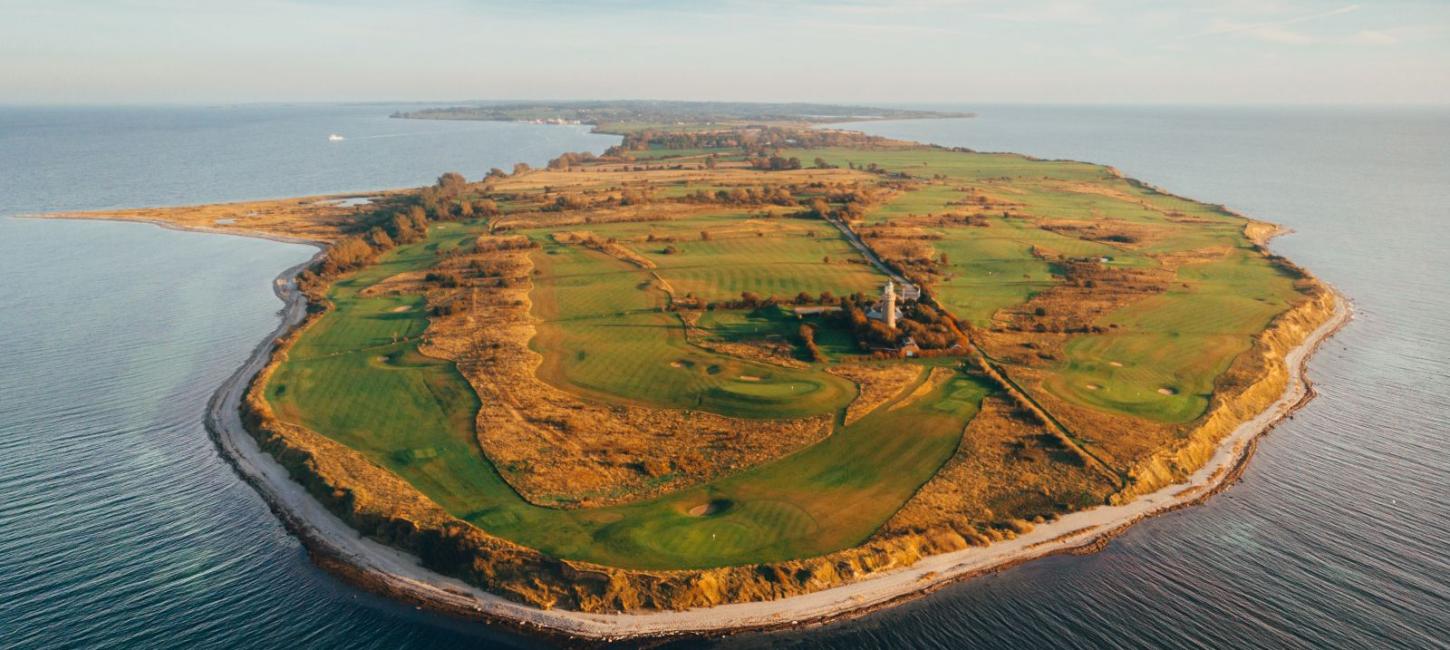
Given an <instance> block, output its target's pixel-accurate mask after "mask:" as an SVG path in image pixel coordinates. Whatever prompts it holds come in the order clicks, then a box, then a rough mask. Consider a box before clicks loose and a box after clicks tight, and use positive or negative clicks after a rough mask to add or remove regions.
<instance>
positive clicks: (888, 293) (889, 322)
mask: <svg viewBox="0 0 1450 650" xmlns="http://www.w3.org/2000/svg"><path fill="white" fill-rule="evenodd" d="M881 312H882V314H884V315H885V319H884V320H885V321H886V326H887V327H890V328H892V329H896V284H895V283H893V282H892V281H891V280H887V281H886V289H884V290H882V292H881Z"/></svg>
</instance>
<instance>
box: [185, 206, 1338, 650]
mask: <svg viewBox="0 0 1450 650" xmlns="http://www.w3.org/2000/svg"><path fill="white" fill-rule="evenodd" d="M228 234H235V233H228ZM309 263H310V262H309ZM306 265H307V263H304V264H301V265H298V266H294V267H292V268H290V269H287V270H286V271H284V272H283V273H282V274H281V275H280V276H279V277H278V278H277V280H276V281H275V282H274V289H275V291H276V293H277V295H278V297H279V298H280V299H281V300H282V301H283V302H284V303H285V307H284V309H283V310H282V312H281V315H282V320H281V322H280V323H279V325H278V327H277V329H276V330H275V331H274V332H273V333H272V334H270V335H269V336H268V337H267V338H266V339H265V340H264V341H263V342H262V343H261V344H259V345H258V347H257V348H256V349H255V350H254V351H253V353H252V355H251V356H250V357H249V358H248V359H247V361H246V363H245V364H243V365H242V367H241V368H239V369H238V370H237V371H236V372H235V373H234V374H233V375H232V376H231V377H229V378H228V379H227V381H226V382H225V383H223V384H222V386H221V387H220V388H219V389H218V390H217V392H216V394H215V395H214V396H213V397H212V399H211V402H210V403H209V405H208V408H207V415H206V424H207V428H208V430H209V431H210V432H211V434H212V436H213V438H214V439H215V441H216V443H217V445H218V447H219V448H220V450H221V451H222V453H223V456H224V457H225V458H226V459H227V460H228V461H229V462H230V463H231V464H232V465H233V467H235V468H236V470H237V472H238V473H239V474H240V475H241V476H242V478H243V479H244V480H246V481H247V482H248V483H250V484H251V485H252V486H253V487H254V488H256V490H257V491H258V492H259V493H260V494H261V495H262V497H263V498H264V499H265V500H266V501H267V503H268V504H269V505H270V506H271V509H272V510H273V512H274V513H276V515H277V516H278V517H279V518H280V519H281V520H282V521H283V522H284V524H285V525H286V527H287V528H288V530H289V531H291V532H292V533H293V534H294V535H296V536H297V537H298V538H299V539H301V540H302V541H303V543H304V545H305V546H306V547H307V549H308V551H309V552H310V553H311V554H312V557H313V558H314V560H315V561H317V562H318V564H320V565H321V566H323V567H324V568H326V569H328V570H330V571H333V572H335V573H337V574H338V575H340V576H342V577H343V578H345V579H347V580H348V581H350V582H352V583H354V584H357V585H358V586H360V587H362V588H365V589H368V590H370V591H374V592H378V593H381V594H383V595H387V596H391V597H394V598H397V599H400V600H403V601H407V602H410V603H413V604H415V605H416V606H419V607H424V608H428V609H432V610H437V611H441V612H445V613H449V614H452V615H456V616H461V617H465V618H470V619H476V620H480V621H484V622H489V623H493V624H499V625H503V626H507V627H511V628H516V629H521V630H527V631H532V632H538V633H543V634H548V635H554V636H562V637H569V638H573V639H587V640H594V641H610V640H623V639H641V638H652V637H678V636H707V635H719V634H728V633H732V632H742V631H750V630H768V629H779V628H789V627H797V626H804V625H814V624H821V623H825V622H829V621H833V620H837V619H841V618H848V617H852V616H859V615H861V614H865V613H867V612H870V611H873V610H877V609H880V608H883V607H887V606H890V605H893V604H897V603H900V602H903V601H906V600H911V599H914V598H917V597H920V596H922V595H924V594H927V593H930V592H931V591H934V590H935V589H938V588H940V587H942V586H944V585H946V584H949V583H952V582H954V581H958V580H963V579H966V578H970V577H972V576H976V575H980V574H983V573H987V572H991V571H996V570H1001V569H1004V568H1006V567H1010V566H1013V565H1016V564H1019V563H1022V562H1026V561H1029V560H1032V559H1035V558H1040V557H1043V556H1047V555H1053V554H1058V553H1065V552H1084V551H1088V550H1095V549H1096V548H1100V547H1101V545H1102V544H1104V543H1105V542H1106V541H1107V540H1109V539H1111V538H1112V537H1113V536H1114V535H1116V534H1118V533H1119V532H1121V531H1122V530H1123V529H1125V528H1127V527H1128V526H1131V525H1132V524H1134V523H1136V522H1138V521H1141V520H1142V519H1145V518H1147V517H1151V516H1153V515H1157V514H1162V513H1165V512H1168V511H1171V510H1174V509H1177V508H1181V507H1185V506H1188V505H1193V504H1195V503H1199V502H1202V501H1203V500H1204V499H1206V498H1207V497H1209V496H1211V495H1212V494H1214V493H1215V492H1217V491H1218V490H1220V489H1222V488H1223V487H1225V486H1226V485H1228V484H1229V483H1231V482H1232V481H1233V480H1235V479H1236V478H1237V476H1238V475H1239V473H1240V472H1241V471H1242V469H1243V466H1244V463H1246V462H1247V460H1248V458H1249V457H1250V456H1251V455H1252V452H1253V449H1254V444H1255V441H1256V440H1257V438H1258V437H1259V436H1260V435H1261V434H1263V433H1264V432H1266V431H1268V430H1269V429H1271V428H1272V427H1273V425H1274V424H1275V423H1277V422H1278V421H1279V420H1281V419H1282V418H1285V417H1287V416H1288V415H1289V414H1291V413H1292V412H1293V411H1294V410H1296V409H1297V408H1299V407H1300V406H1302V405H1303V404H1304V403H1305V402H1307V401H1308V400H1309V399H1310V398H1311V397H1312V396H1313V392H1312V388H1311V386H1310V383H1309V381H1308V379H1307V377H1306V376H1305V373H1306V365H1307V361H1308V359H1309V357H1310V356H1311V355H1312V354H1313V352H1314V350H1315V349H1316V348H1317V347H1318V346H1319V344H1320V343H1322V342H1323V341H1324V340H1325V339H1327V338H1328V337H1330V336H1331V335H1333V334H1334V332H1335V331H1336V330H1338V329H1339V328H1340V327H1341V326H1343V325H1344V323H1346V322H1347V321H1348V320H1349V318H1350V315H1351V312H1350V308H1349V305H1348V302H1347V301H1346V300H1345V299H1344V298H1343V296H1340V295H1338V294H1337V293H1336V309H1335V313H1334V315H1333V317H1332V318H1330V319H1329V320H1328V321H1327V322H1325V323H1324V324H1323V325H1321V326H1320V327H1319V328H1318V329H1317V330H1315V331H1314V332H1313V333H1312V334H1311V335H1310V336H1309V337H1308V338H1307V339H1306V340H1305V341H1304V342H1302V343H1301V344H1300V345H1299V346H1298V347H1296V348H1294V349H1293V350H1291V351H1290V352H1289V354H1288V355H1286V357H1285V363H1287V364H1288V366H1289V367H1290V369H1291V373H1290V382H1289V385H1288V386H1287V387H1286V389H1285V390H1284V393H1283V394H1282V395H1281V396H1280V397H1279V399H1278V400H1277V401H1275V402H1274V404H1273V405H1272V406H1271V407H1270V408H1268V409H1266V410H1265V411H1263V412H1261V413H1260V414H1259V415H1258V416H1257V417H1255V418H1253V419H1251V420H1249V421H1246V422H1243V423H1242V424H1240V425H1239V426H1238V427H1237V428H1236V429H1235V430H1234V431H1233V432H1232V433H1231V434H1230V435H1229V436H1227V437H1226V438H1225V439H1224V440H1223V441H1222V442H1221V443H1220V445H1219V447H1218V450H1217V451H1216V452H1215V454H1214V456H1213V457H1212V458H1211V459H1210V461H1209V462H1208V463H1206V464H1205V465H1204V466H1203V467H1202V468H1200V469H1199V470H1198V471H1197V472H1195V473H1194V474H1193V475H1192V476H1190V477H1189V479H1188V480H1187V481H1185V482H1183V483H1178V484H1175V485H1170V486H1166V487H1164V488H1162V489H1160V490H1158V491H1156V492H1153V493H1151V494H1147V495H1144V496H1142V497H1139V498H1138V499H1135V500H1133V501H1132V502H1129V503H1126V504H1122V505H1116V506H1099V507H1096V508H1093V509H1090V510H1085V511H1082V512H1076V513H1072V514H1069V515H1065V516H1063V517H1061V518H1060V519H1058V520H1057V521H1054V522H1051V523H1047V524H1042V525H1038V526H1037V527H1035V528H1034V529H1033V530H1032V531H1031V532H1029V533H1026V534H1023V535H1021V536H1019V537H1017V538H1016V539H1013V540H1009V541H1003V542H997V543H994V544H991V545H990V546H985V547H971V548H967V549H964V550H961V551H955V552H951V553H945V554H941V555H936V556H932V557H928V558H926V559H924V560H922V561H920V562H918V563H916V564H915V565H913V566H910V567H906V568H902V569H897V570H893V571H888V572H883V573H881V574H878V575H874V576H872V577H870V578H867V579H864V580H861V581H858V582H855V583H851V584H847V585H843V586H840V587H835V588H831V589H826V590H822V591H818V592H814V593H810V594H805V595H801V596H794V597H789V598H784V599H780V600H774V601H763V602H749V603H736V604H728V605H720V606H716V607H711V608H706V609H695V610H686V611H647V612H636V613H617V614H593V613H584V612H576V611H565V610H544V609H539V608H536V607H532V606H529V605H524V604H521V603H516V602H513V601H510V600H506V599H504V598H502V597H499V596H496V595H493V594H490V593H487V592H484V591H482V590H479V589H477V588H475V587H472V586H470V585H468V584H466V583H464V582H462V581H460V580H457V579H454V578H450V577H447V576H443V575H440V574H437V573H434V572H432V571H430V570H428V569H426V568H424V567H422V566H421V565H420V564H419V561H418V560H417V558H415V557H413V556H411V555H409V554H407V553H403V552H401V551H398V550H396V549H393V548H391V547H387V546H384V545H382V544H379V543H377V542H374V541H372V540H369V539H366V538H363V537H362V536H361V535H360V534H359V533H358V532H357V531H355V530H353V529H352V528H351V527H349V526H348V525H347V524H346V523H344V522H343V521H342V520H341V519H339V518H337V517H336V516H335V515H333V514H332V513H331V512H329V511H327V510H326V509H325V508H324V507H323V506H322V505H321V504H320V503H318V502H317V501H316V500H314V499H313V498H312V497H311V496H310V495H308V494H307V492H306V490H305V489H303V488H302V486H301V485H299V484H297V483H295V482H293V481H292V480H290V478H289V477H288V473H287V471H286V470H285V469H284V468H282V467H281V466H280V465H279V464H277V463H276V462H275V461H274V460H273V459H272V458H271V456H269V455H268V454H266V453H264V452H262V451H261V450H260V449H259V448H258V446H257V443H256V441H255V440H254V439H253V438H252V437H251V435H250V434H248V433H247V431H246V430H245V428H244V427H243V425H242V421H241V417H240V409H239V407H240V403H241V399H242V397H243V395H244V394H245V392H246V389H247V384H248V382H249V381H250V380H251V378H252V377H253V376H254V375H255V374H256V373H257V372H258V371H259V370H261V368H262V367H263V366H264V365H265V364H266V363H267V360H268V358H269V356H270V354H271V352H272V349H273V346H274V341H275V340H276V338H277V337H278V336H280V335H282V334H284V333H286V332H287V331H289V330H290V329H291V328H292V327H294V326H296V325H297V324H298V323H300V322H301V321H302V319H303V317H304V316H305V314H306V301H305V299H304V298H303V297H302V296H301V295H300V293H299V292H297V291H296V286H295V284H294V278H295V276H296V274H297V273H298V272H300V271H301V270H302V269H303V268H305V267H306Z"/></svg>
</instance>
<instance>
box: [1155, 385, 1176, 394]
mask: <svg viewBox="0 0 1450 650" xmlns="http://www.w3.org/2000/svg"><path fill="white" fill-rule="evenodd" d="M1158 394H1159V395H1177V394H1178V389H1176V388H1169V387H1167V386H1164V387H1162V388H1159V389H1158Z"/></svg>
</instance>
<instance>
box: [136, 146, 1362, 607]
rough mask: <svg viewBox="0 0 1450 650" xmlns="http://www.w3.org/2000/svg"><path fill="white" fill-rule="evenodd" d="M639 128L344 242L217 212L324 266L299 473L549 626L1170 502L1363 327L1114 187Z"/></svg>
mask: <svg viewBox="0 0 1450 650" xmlns="http://www.w3.org/2000/svg"><path fill="white" fill-rule="evenodd" d="M610 128H616V129H618V131H619V132H620V133H622V134H623V137H622V141H621V143H620V145H618V146H616V147H613V148H611V149H609V150H608V151H605V152H603V153H602V154H596V153H589V152H577V153H564V154H562V155H560V157H559V158H557V159H556V160H553V161H550V163H549V164H548V165H547V166H545V167H540V168H531V167H529V166H527V165H522V164H521V165H519V166H516V167H515V168H514V169H513V170H512V171H504V170H499V169H495V170H492V171H490V172H489V173H488V174H486V175H485V176H483V177H482V178H477V179H470V178H466V177H465V176H464V175H462V174H456V173H450V174H445V175H443V176H441V177H440V178H439V179H438V182H437V183H436V184H435V185H432V186H428V187H424V188H420V189H417V190H398V191H392V192H388V193H380V194H377V195H374V196H372V197H371V198H370V199H369V201H368V202H365V203H357V204H355V205H353V206H352V207H347V208H345V209H344V208H339V207H337V205H338V204H337V203H336V201H335V200H332V199H327V198H325V197H324V198H323V199H319V200H303V201H294V202H291V203H286V204H282V203H278V204H276V205H275V206H274V205H273V204H269V203H266V202H253V203H248V204H245V205H246V208H245V209H247V210H251V211H265V212H266V213H267V214H269V215H271V216H269V217H268V219H267V220H266V221H265V222H263V221H257V222H255V224H256V225H249V222H247V221H245V217H243V218H241V220H239V218H237V217H231V216H227V215H228V214H229V213H228V212H227V208H226V207H225V206H219V207H216V208H214V209H212V210H210V211H209V212H206V213H204V214H207V215H209V216H208V217H206V218H212V219H215V218H216V217H217V216H222V217H223V218H224V220H225V223H224V225H225V227H226V228H229V229H234V230H242V231H245V230H246V229H248V228H254V229H256V230H257V231H259V232H261V233H263V234H266V235H268V236H292V235H291V234H289V233H306V236H307V237H309V238H311V239H312V240H314V241H321V242H325V248H324V252H323V253H322V254H321V255H319V257H318V259H317V260H316V261H315V262H314V263H312V264H311V265H310V266H309V267H308V268H307V269H305V270H303V271H302V272H301V273H300V274H299V275H298V276H297V280H296V284H297V288H298V290H299V291H300V292H302V294H303V295H304V296H305V298H306V301H307V311H308V315H307V317H306V318H305V319H304V320H303V322H302V324H301V325H300V326H299V327H298V328H296V329H295V330H293V331H291V332H290V333H288V334H287V335H286V336H284V337H282V338H279V339H278V341H277V343H278V347H277V349H276V351H275V352H274V353H272V354H271V356H270V358H269V362H268V363H267V364H266V366H265V368H264V369H263V370H262V372H260V373H259V374H258V379H257V380H256V381H254V382H253V383H252V384H251V386H250V388H249V392H248V394H247V398H246V400H245V401H244V402H243V405H242V407H241V410H242V412H243V415H244V416H245V418H246V421H247V423H248V426H249V428H250V430H251V431H252V432H253V435H255V436H256V437H257V439H258V441H259V442H260V443H261V444H263V446H264V448H265V449H266V451H268V452H269V453H271V454H272V455H273V456H275V457H277V458H278V459H279V461H280V462H282V463H283V464H284V465H285V466H286V468H287V471H288V472H290V473H291V474H292V475H293V477H294V478H295V479H297V480H299V481H302V482H303V483H304V484H305V485H308V486H309V490H310V491H311V492H312V493H313V494H314V495H315V496H316V497H317V498H319V499H320V500H322V501H323V503H325V504H326V505H327V507H328V508H329V509H330V510H332V511H333V512H334V513H336V514H338V516H340V517H343V518H344V519H345V520H346V521H348V522H349V523H350V525H352V526H355V527H357V528H358V529H359V530H362V531H363V532H364V533H365V534H366V535H368V536H369V537H371V538H373V539H376V540H378V541H382V542H384V543H387V544H391V545H394V546H398V547H400V548H403V549H405V550H408V551H409V552H412V553H417V554H418V555H419V557H420V558H422V560H423V562H424V563H425V564H426V565H427V566H429V567H430V568H433V569H434V570H438V571H443V572H445V573H449V574H451V575H455V576H458V577H460V578H462V579H464V580H465V581H468V582H470V583H473V584H476V585H479V586H480V587H482V588H485V589H488V590H490V591H493V592H496V593H501V594H504V595H506V596H507V597H508V598H511V599H515V600H519V601H521V602H526V603H532V604H537V605H541V606H546V607H554V606H559V607H565V608H577V609H582V610H586V611H612V610H624V609H631V608H645V609H649V608H679V607H692V606H696V605H699V604H701V603H706V604H710V603H723V602H735V601H741V600H758V599H769V598H778V597H785V596H790V595H794V594H803V593H809V592H812V591H816V590H820V589H826V588H829V587H831V586H835V585H842V584H847V583H850V582H852V581H854V580H857V579H860V578H862V577H864V576H869V575H872V574H874V573H877V572H880V571H887V570H889V569H890V568H891V567H901V566H909V565H911V564H913V563H915V562H917V561H918V560H920V559H921V558H923V557H927V556H931V555H934V554H939V553H947V552H952V551H957V550H961V549H964V548H969V547H978V546H980V547H987V546H991V545H993V544H996V543H999V542H1003V541H1005V540H1011V539H1014V538H1016V537H1018V536H1021V535H1025V534H1028V533H1029V532H1030V531H1032V530H1033V529H1034V528H1035V527H1037V526H1043V525H1046V524H1051V523H1052V522H1055V521H1057V520H1059V519H1061V518H1063V517H1066V516H1068V515H1072V514H1073V513H1079V512H1082V511H1084V510H1089V509H1092V508H1094V507H1096V506H1099V505H1102V504H1110V503H1116V502H1119V501H1122V500H1124V499H1128V498H1131V497H1132V496H1133V495H1137V494H1145V493H1148V492H1152V491H1154V490H1158V489H1160V488H1162V487H1164V486H1167V485H1171V484H1173V483H1174V482H1175V481H1181V480H1185V479H1186V478H1187V477H1188V476H1189V475H1190V474H1191V473H1192V472H1193V471H1194V470H1196V469H1197V468H1198V466H1199V465H1201V464H1202V463H1203V462H1204V460H1205V459H1206V456H1205V455H1204V454H1205V451H1204V450H1209V449H1212V448H1214V447H1213V446H1214V445H1215V444H1216V441H1217V440H1219V439H1221V438H1222V437H1223V436H1225V435H1227V432H1228V430H1230V429H1231V428H1232V426H1233V425H1234V423H1236V422H1238V421H1239V420H1240V419H1241V418H1242V416H1241V415H1237V414H1240V413H1254V412H1257V410H1258V409H1262V408H1264V407H1265V405H1267V403H1268V400H1269V399H1270V398H1271V397H1272V395H1276V394H1278V393H1277V391H1279V390H1280V388H1281V387H1282V386H1283V385H1284V382H1285V381H1286V377H1287V375H1288V371H1287V370H1286V369H1284V368H1283V364H1282V362H1281V361H1280V359H1282V357H1283V355H1284V354H1286V352H1287V350H1288V348H1289V346H1291V345H1294V344H1297V342H1298V341H1300V340H1302V338H1303V336H1304V332H1307V331H1308V330H1309V329H1313V327H1312V326H1315V325H1317V324H1319V323H1322V322H1324V321H1325V320H1326V319H1327V318H1328V317H1329V314H1330V313H1331V311H1332V309H1333V305H1334V301H1333V296H1332V294H1331V293H1330V292H1328V290H1327V289H1326V288H1325V287H1324V286H1323V285H1322V284H1320V283H1319V282H1317V281H1316V280H1315V279H1314V278H1313V277H1312V276H1311V275H1309V274H1308V273H1307V272H1306V271H1304V270H1303V269H1301V268H1299V267H1297V266H1295V265H1293V264H1292V263H1290V262H1288V261H1287V260H1284V259H1282V258H1280V257H1278V256H1275V255H1273V254H1271V253H1269V252H1268V251H1267V249H1266V248H1265V246H1264V243H1265V241H1266V240H1267V238H1268V237H1270V236H1272V234H1273V232H1274V230H1273V228H1272V227H1271V226H1268V225H1266V224H1262V223H1259V222H1255V221H1252V220H1250V219H1247V218H1245V217H1243V216H1241V215H1238V214H1236V213H1234V212H1231V211H1229V210H1227V209H1225V208H1223V207H1222V206H1215V205H1210V204H1205V203H1200V202H1197V201H1193V200H1190V199H1186V198H1183V197H1179V196H1176V195H1172V194H1168V193H1166V192H1163V191H1161V190H1158V189H1157V188H1153V187H1151V186H1147V185H1145V184H1143V183H1140V182H1137V181H1134V180H1132V179H1128V178H1125V177H1123V176H1121V175H1120V174H1118V173H1117V172H1116V171H1115V170H1113V169H1110V168H1107V167H1102V166H1099V165H1093V164H1088V163H1081V162H1074V161H1045V160H1037V159H1033V158H1029V157H1025V156H1020V155H1015V154H996V153H992V154H988V153H977V152H972V151H966V150H959V149H944V148H940V147H932V146H926V145H921V144H917V143H911V142H901V141H895V140H887V139H882V138H876V137H873V136H866V135H863V134H860V133H855V132H852V131H843V130H836V129H829V128H824V129H823V128H803V127H802V125H801V124H800V123H797V122H791V121H774V122H768V123H766V124H761V125H752V124H722V123H719V122H709V123H705V122H702V123H698V124H692V123H688V122H682V123H680V124H674V125H670V127H669V128H655V125H652V124H650V123H644V124H634V123H632V122H628V121H624V122H620V123H614V124H613V125H612V126H611V127H610ZM239 209H240V208H239ZM186 214H191V215H196V214H203V213H186ZM181 215H182V213H180V212H178V213H177V216H176V217H175V218H176V219H177V220H181V219H184V218H198V217H195V216H192V217H184V216H181ZM144 218H147V219H163V220H164V219H166V218H170V213H168V212H165V211H157V210H149V211H147V212H145V213H144ZM216 221H217V223H221V222H222V221H223V219H217V220H216ZM189 225H195V224H189ZM581 571H582V572H585V573H587V574H588V575H592V576H596V577H597V580H595V578H591V579H590V581H584V582H580V581H579V579H578V575H581V574H579V573H578V572H581ZM571 576H574V577H571Z"/></svg>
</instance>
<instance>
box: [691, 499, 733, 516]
mask: <svg viewBox="0 0 1450 650" xmlns="http://www.w3.org/2000/svg"><path fill="white" fill-rule="evenodd" d="M729 507H730V500H729V499H712V500H711V501H710V502H709V503H702V504H700V505H697V506H695V507H693V508H690V511H689V513H688V514H689V515H690V516H691V517H708V516H710V515H713V514H717V513H720V512H724V511H725V509H726V508H729Z"/></svg>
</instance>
